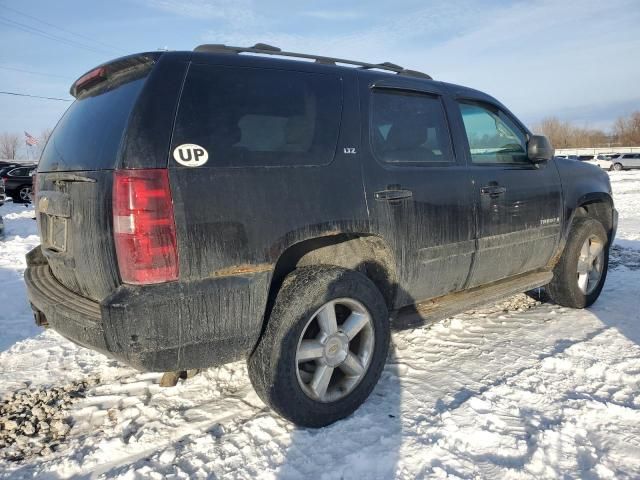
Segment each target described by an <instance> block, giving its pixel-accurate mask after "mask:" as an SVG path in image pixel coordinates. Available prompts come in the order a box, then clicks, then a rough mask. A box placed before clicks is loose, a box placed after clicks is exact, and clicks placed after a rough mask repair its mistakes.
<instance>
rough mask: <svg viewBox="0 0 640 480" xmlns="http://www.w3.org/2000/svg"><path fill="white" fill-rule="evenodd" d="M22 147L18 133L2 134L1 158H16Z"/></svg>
mask: <svg viewBox="0 0 640 480" xmlns="http://www.w3.org/2000/svg"><path fill="white" fill-rule="evenodd" d="M19 147H20V136H19V135H18V134H16V133H8V132H4V133H2V134H0V158H6V159H14V158H16V157H17V154H18V148H19Z"/></svg>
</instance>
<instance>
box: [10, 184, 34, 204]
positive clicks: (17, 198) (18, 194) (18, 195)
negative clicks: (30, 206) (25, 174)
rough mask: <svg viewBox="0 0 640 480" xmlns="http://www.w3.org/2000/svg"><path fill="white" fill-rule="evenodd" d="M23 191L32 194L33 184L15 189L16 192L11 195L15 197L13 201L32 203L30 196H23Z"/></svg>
mask: <svg viewBox="0 0 640 480" xmlns="http://www.w3.org/2000/svg"><path fill="white" fill-rule="evenodd" d="M23 191H24V194H26V193H27V192H29V194H30V193H31V192H32V187H31V185H21V186H20V187H19V188H17V189H16V190H15V193H13V194H12V195H11V198H12V199H13V203H31V199H30V198H22V196H23Z"/></svg>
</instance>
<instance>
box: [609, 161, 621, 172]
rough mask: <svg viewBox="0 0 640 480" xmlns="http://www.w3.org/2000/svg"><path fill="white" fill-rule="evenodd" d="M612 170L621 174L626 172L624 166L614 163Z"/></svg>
mask: <svg viewBox="0 0 640 480" xmlns="http://www.w3.org/2000/svg"><path fill="white" fill-rule="evenodd" d="M611 168H612V169H613V170H615V171H616V172H620V171H622V170H624V167H623V166H622V164H621V163H614V164H613V166H612V167H611Z"/></svg>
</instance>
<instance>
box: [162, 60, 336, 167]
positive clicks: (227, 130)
mask: <svg viewBox="0 0 640 480" xmlns="http://www.w3.org/2000/svg"><path fill="white" fill-rule="evenodd" d="M341 113H342V81H341V79H340V78H339V77H337V76H334V75H325V74H316V73H305V72H295V71H288V70H275V69H263V68H250V67H225V66H212V65H200V64H194V65H191V67H190V68H189V73H188V76H187V79H186V82H185V85H184V89H183V93H182V97H181V99H180V106H179V108H178V115H177V118H176V127H175V131H174V138H173V142H172V152H173V150H174V149H175V148H176V147H178V146H180V145H183V144H195V145H199V146H201V147H203V148H204V149H205V150H206V151H207V154H208V161H207V165H206V166H207V167H216V166H218V167H241V166H286V165H325V164H328V163H330V162H331V160H332V159H333V155H334V153H335V149H336V144H337V141H338V133H339V130H340V118H341ZM170 162H171V164H172V165H173V166H178V164H177V163H176V162H175V161H173V160H170Z"/></svg>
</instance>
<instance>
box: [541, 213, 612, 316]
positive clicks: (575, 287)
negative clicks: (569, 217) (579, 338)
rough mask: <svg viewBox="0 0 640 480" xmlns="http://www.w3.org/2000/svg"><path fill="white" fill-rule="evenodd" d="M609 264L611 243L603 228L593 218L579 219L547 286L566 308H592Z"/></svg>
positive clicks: (558, 301) (551, 294)
mask: <svg viewBox="0 0 640 480" xmlns="http://www.w3.org/2000/svg"><path fill="white" fill-rule="evenodd" d="M608 263H609V241H608V237H607V232H606V231H605V229H604V227H603V226H602V224H601V223H600V222H598V221H597V220H595V219H593V218H580V219H577V220H576V221H574V223H573V226H572V228H571V232H570V237H569V240H568V241H567V245H566V246H565V249H564V252H563V253H562V257H561V258H560V261H559V262H558V264H557V265H556V267H555V269H554V271H553V275H554V276H553V280H552V282H551V283H550V284H549V285H548V286H547V292H548V294H549V296H550V297H551V299H552V300H553V301H554V302H556V303H557V304H559V305H563V306H565V307H571V308H584V307H588V306H589V305H591V304H592V303H593V302H595V301H596V300H597V299H598V296H599V295H600V292H601V291H602V287H603V286H604V282H605V279H606V277H607V268H608Z"/></svg>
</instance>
